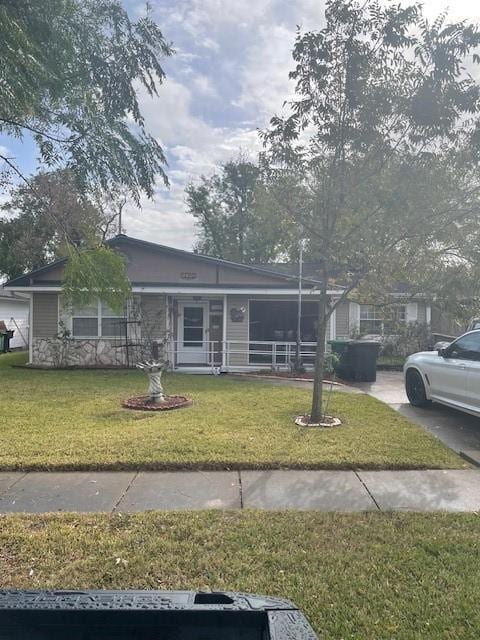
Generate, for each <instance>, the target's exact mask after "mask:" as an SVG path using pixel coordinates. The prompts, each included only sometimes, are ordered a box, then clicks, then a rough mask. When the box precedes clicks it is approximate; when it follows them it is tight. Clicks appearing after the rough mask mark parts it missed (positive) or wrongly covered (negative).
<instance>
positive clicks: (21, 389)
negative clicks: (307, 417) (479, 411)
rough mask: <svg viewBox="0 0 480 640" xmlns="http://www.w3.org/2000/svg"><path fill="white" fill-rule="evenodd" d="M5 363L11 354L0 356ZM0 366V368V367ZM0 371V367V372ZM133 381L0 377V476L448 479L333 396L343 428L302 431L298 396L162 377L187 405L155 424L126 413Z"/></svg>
mask: <svg viewBox="0 0 480 640" xmlns="http://www.w3.org/2000/svg"><path fill="white" fill-rule="evenodd" d="M4 358H6V359H8V360H9V361H10V362H11V361H12V360H15V358H17V359H18V358H19V356H18V355H17V354H9V355H7V356H1V357H0V361H1V360H3V359H4ZM3 361H4V362H6V360H3ZM0 366H1V365H0ZM146 386H147V378H146V376H145V374H143V373H142V372H140V371H125V370H120V371H78V370H77V371H38V370H28V369H18V368H11V367H8V366H4V367H3V368H2V369H1V370H0V388H1V391H2V411H1V413H0V469H3V470H7V469H50V470H53V469H57V470H66V469H133V468H142V469H187V468H201V469H224V468H282V467H283V468H285V467H292V468H293V467H296V468H322V469H344V468H369V469H380V468H394V469H405V468H412V469H413V468H415V469H417V468H457V467H462V466H466V464H465V463H464V462H463V461H462V460H461V459H460V458H458V457H457V456H456V455H455V454H454V453H453V452H451V451H450V450H449V449H447V448H446V447H445V446H444V445H442V444H441V443H440V442H439V441H438V440H436V439H435V438H433V437H432V436H430V435H429V434H427V433H426V432H425V431H423V430H422V429H421V428H419V427H417V426H416V425H414V424H413V423H412V422H410V421H409V420H407V419H406V418H403V417H402V416H400V415H399V414H398V413H396V412H395V411H393V410H391V409H390V408H388V407H387V406H386V405H384V404H382V403H380V402H378V401H376V400H374V399H373V398H370V397H368V396H363V395H353V394H348V393H339V392H337V393H335V394H334V396H333V399H332V401H331V404H330V409H329V412H332V413H334V414H335V415H338V416H339V417H340V418H341V419H342V420H343V421H344V426H342V427H340V428H336V429H325V430H321V429H309V430H308V429H307V430H306V429H303V428H301V427H297V426H295V425H294V424H293V418H294V416H295V415H297V414H300V413H304V412H305V411H308V410H309V407H310V393H309V392H308V391H306V390H303V389H295V388H290V387H284V386H282V387H276V386H272V385H270V384H268V383H267V382H265V383H263V382H258V383H257V382H246V381H237V380H234V379H232V378H228V377H227V376H226V377H223V376H222V377H213V376H202V375H185V374H184V375H182V374H173V375H169V376H167V377H166V389H167V391H168V392H170V393H177V394H185V395H187V396H189V397H191V398H193V400H194V406H193V407H191V408H188V409H182V410H177V411H171V412H165V413H160V414H159V413H155V414H153V413H149V412H140V411H130V410H126V409H122V408H121V400H122V399H124V398H127V397H129V396H132V395H138V394H141V393H145V390H146Z"/></svg>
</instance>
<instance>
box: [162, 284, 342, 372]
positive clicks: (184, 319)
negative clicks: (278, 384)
mask: <svg viewBox="0 0 480 640" xmlns="http://www.w3.org/2000/svg"><path fill="white" fill-rule="evenodd" d="M168 306H169V311H168V316H169V317H168V320H167V326H169V327H170V329H171V330H170V331H169V332H168V335H169V339H168V342H167V353H168V359H169V361H170V362H171V363H172V366H173V368H174V369H175V370H178V371H189V372H197V373H200V372H203V373H210V372H216V373H218V372H237V371H245V370H260V369H272V370H288V369H289V368H290V367H291V365H292V363H293V361H294V360H295V358H296V349H297V346H296V325H297V310H298V301H297V299H296V297H294V296H290V297H286V296H285V297H282V298H274V297H273V296H272V297H271V298H267V297H262V298H260V297H259V296H255V297H253V296H250V297H245V296H236V295H228V296H227V295H226V296H224V297H223V298H222V299H209V300H208V299H207V300H205V299H201V298H200V297H197V298H194V299H192V298H190V299H188V298H184V297H175V298H172V299H170V300H169V301H168ZM317 313H318V302H316V301H315V302H314V301H312V300H311V297H310V300H308V299H307V300H306V301H305V302H303V303H302V319H301V335H302V343H301V357H302V360H303V362H304V363H305V364H306V365H307V367H308V366H309V365H310V366H313V363H314V360H315V352H316V326H317ZM334 336H335V316H332V318H331V322H330V325H329V328H328V332H327V339H329V338H330V337H334Z"/></svg>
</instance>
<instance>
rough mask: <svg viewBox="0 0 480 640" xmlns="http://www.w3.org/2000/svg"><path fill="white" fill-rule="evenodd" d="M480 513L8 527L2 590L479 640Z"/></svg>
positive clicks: (321, 629)
mask: <svg viewBox="0 0 480 640" xmlns="http://www.w3.org/2000/svg"><path fill="white" fill-rule="evenodd" d="M479 527H480V519H479V516H478V515H473V514H470V515H466V514H463V515H453V514H450V515H439V514H438V515H426V514H405V513H398V514H379V513H368V514H356V515H352V514H350V515H345V514H321V513H312V512H310V513H308V512H307V513H305V512H304V513H293V512H285V513H278V512H277V513H261V512H245V511H244V512H224V513H220V512H211V511H210V512H197V513H181V514H178V513H177V514H175V513H170V514H164V513H155V512H150V513H145V514H138V515H128V516H127V515H113V516H111V515H83V516H82V515H78V514H68V515H49V516H4V517H1V518H0V587H16V588H23V589H45V588H51V589H57V588H63V589H65V588H66V589H74V588H82V589H88V588H96V589H99V588H100V589H101V588H128V589H131V588H134V589H135V588H139V589H143V588H146V589H194V590H199V589H203V590H208V589H211V590H231V591H246V592H253V593H264V594H271V595H277V596H283V597H286V598H289V599H291V600H293V601H294V602H296V603H297V604H298V605H299V606H300V607H301V608H302V609H303V611H304V612H305V613H306V615H307V616H308V618H309V619H310V621H311V623H312V625H313V626H314V628H315V630H316V631H317V633H318V634H319V636H320V637H321V638H324V639H325V640H326V639H328V640H331V639H338V640H340V639H345V640H346V639H347V638H352V639H353V638H355V639H358V640H364V639H367V638H372V639H379V640H380V639H382V640H384V639H392V640H393V639H395V640H412V639H415V638H418V639H420V638H421V639H422V640H429V639H431V640H438V639H440V638H441V639H442V640H458V639H459V638H461V639H462V640H467V639H471V640H477V639H478V638H479V637H480V607H479V604H478V603H479V601H480V578H479V571H478V565H479V563H480V544H479V540H480V538H479Z"/></svg>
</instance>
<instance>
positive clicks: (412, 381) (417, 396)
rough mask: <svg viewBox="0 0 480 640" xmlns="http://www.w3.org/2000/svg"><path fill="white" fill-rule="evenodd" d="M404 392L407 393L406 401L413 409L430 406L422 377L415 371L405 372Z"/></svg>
mask: <svg viewBox="0 0 480 640" xmlns="http://www.w3.org/2000/svg"><path fill="white" fill-rule="evenodd" d="M405 390H406V392H407V398H408V401H409V402H410V404H411V405H413V406H414V407H426V406H427V405H429V404H430V400H428V399H427V394H426V392H425V385H424V384H423V380H422V376H421V375H420V374H419V373H418V371H415V369H410V371H407V377H406V380H405Z"/></svg>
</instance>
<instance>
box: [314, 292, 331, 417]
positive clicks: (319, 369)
mask: <svg viewBox="0 0 480 640" xmlns="http://www.w3.org/2000/svg"><path fill="white" fill-rule="evenodd" d="M327 321H328V315H327V294H326V291H322V296H321V298H320V302H319V305H318V331H317V354H316V357H315V374H314V378H313V398H312V410H311V411H310V422H320V420H321V418H322V396H323V387H322V381H323V369H324V362H325V338H326V334H327Z"/></svg>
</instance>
